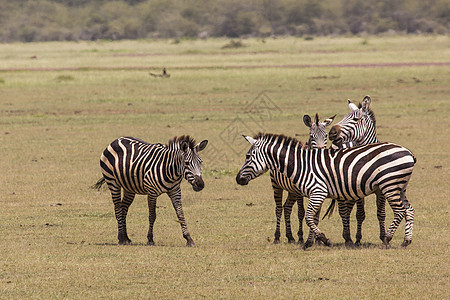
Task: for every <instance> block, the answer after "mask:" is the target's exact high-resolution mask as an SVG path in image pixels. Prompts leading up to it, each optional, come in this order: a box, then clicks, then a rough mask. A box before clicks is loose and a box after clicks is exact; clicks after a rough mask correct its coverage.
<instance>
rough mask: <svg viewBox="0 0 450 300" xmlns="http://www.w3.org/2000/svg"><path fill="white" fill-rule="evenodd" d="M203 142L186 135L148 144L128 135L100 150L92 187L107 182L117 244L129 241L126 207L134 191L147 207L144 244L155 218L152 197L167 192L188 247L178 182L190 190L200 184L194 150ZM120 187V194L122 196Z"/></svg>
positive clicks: (189, 240) (188, 236)
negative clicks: (98, 175)
mask: <svg viewBox="0 0 450 300" xmlns="http://www.w3.org/2000/svg"><path fill="white" fill-rule="evenodd" d="M206 144H207V141H203V142H202V143H200V144H198V145H194V140H193V139H192V138H190V137H189V136H181V137H177V138H174V139H173V140H171V141H169V145H163V144H149V143H147V142H144V141H142V140H139V139H136V138H132V137H121V138H119V139H117V140H114V141H113V142H112V143H111V144H110V145H109V146H108V147H107V148H106V149H105V150H104V151H103V153H102V155H101V157H100V166H101V169H102V173H103V178H101V179H100V180H99V181H98V182H97V184H96V185H95V187H96V188H100V187H101V185H102V184H103V183H107V185H108V188H109V190H110V192H111V196H112V200H113V203H114V212H115V216H116V219H117V224H118V239H119V244H130V243H131V240H130V239H129V238H128V235H127V229H126V216H127V213H128V208H129V207H130V205H131V203H132V202H133V200H134V197H135V195H136V194H138V195H147V200H148V207H149V231H148V234H147V238H148V244H150V245H154V241H153V225H154V222H155V220H156V199H157V197H158V196H159V195H161V194H163V193H167V194H168V196H169V197H170V199H171V200H172V204H173V207H174V208H175V211H176V214H177V217H178V221H179V222H180V224H181V229H182V233H183V237H184V238H185V239H186V240H187V245H188V246H193V245H194V242H193V240H192V238H191V236H190V234H189V230H188V228H187V225H186V220H185V217H184V213H183V208H182V205H181V189H180V183H181V181H182V179H183V177H184V178H186V180H187V181H188V182H189V183H190V184H191V185H192V187H193V189H194V191H200V190H202V189H203V187H204V183H203V180H202V178H201V162H202V161H201V159H200V157H199V156H198V154H197V152H199V151H201V150H203V149H204V148H205V147H206ZM122 190H123V196H122Z"/></svg>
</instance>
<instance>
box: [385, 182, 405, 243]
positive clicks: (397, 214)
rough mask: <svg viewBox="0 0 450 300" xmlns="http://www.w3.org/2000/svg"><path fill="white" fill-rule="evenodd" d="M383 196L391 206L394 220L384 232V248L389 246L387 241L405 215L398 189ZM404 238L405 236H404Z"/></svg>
mask: <svg viewBox="0 0 450 300" xmlns="http://www.w3.org/2000/svg"><path fill="white" fill-rule="evenodd" d="M385 197H386V200H387V201H388V203H389V205H390V206H391V208H392V210H393V211H394V220H393V221H392V224H391V226H389V229H388V231H387V232H386V237H385V238H384V241H383V243H384V246H385V247H386V248H390V245H389V242H390V241H391V239H392V237H393V236H394V233H395V231H396V230H397V228H398V226H399V225H400V222H401V221H402V219H403V217H404V216H405V214H406V208H405V206H404V205H403V202H402V199H401V195H400V192H399V191H398V190H395V191H393V192H391V194H390V195H385ZM409 217H410V216H409ZM409 217H408V218H409ZM405 240H406V236H405Z"/></svg>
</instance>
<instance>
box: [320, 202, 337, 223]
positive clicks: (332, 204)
mask: <svg viewBox="0 0 450 300" xmlns="http://www.w3.org/2000/svg"><path fill="white" fill-rule="evenodd" d="M335 206H336V199H331V203H330V206H328V209H327V212H326V213H325V214H324V215H323V218H322V220H323V219H325V217H326V216H327V215H328V219H329V218H331V215H332V214H333V211H334V207H335Z"/></svg>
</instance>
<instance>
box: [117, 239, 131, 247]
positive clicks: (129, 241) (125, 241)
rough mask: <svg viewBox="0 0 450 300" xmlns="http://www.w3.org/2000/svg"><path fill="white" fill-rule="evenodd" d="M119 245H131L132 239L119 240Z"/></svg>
mask: <svg viewBox="0 0 450 300" xmlns="http://www.w3.org/2000/svg"><path fill="white" fill-rule="evenodd" d="M119 245H131V240H130V239H128V238H127V239H123V240H119Z"/></svg>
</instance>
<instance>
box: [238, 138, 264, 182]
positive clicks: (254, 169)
mask: <svg viewBox="0 0 450 300" xmlns="http://www.w3.org/2000/svg"><path fill="white" fill-rule="evenodd" d="M243 137H244V138H245V139H246V140H247V142H249V143H250V144H251V145H252V146H251V148H250V150H248V152H247V154H246V156H245V161H244V164H243V165H242V167H241V169H240V170H239V172H238V173H237V175H236V182H237V183H238V184H240V185H247V184H248V182H249V181H250V180H252V179H254V178H256V177H258V176H259V175H261V174H263V173H264V172H266V171H267V170H268V167H267V165H266V162H265V159H264V156H263V155H262V152H261V140H260V139H255V138H252V137H249V136H243Z"/></svg>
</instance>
